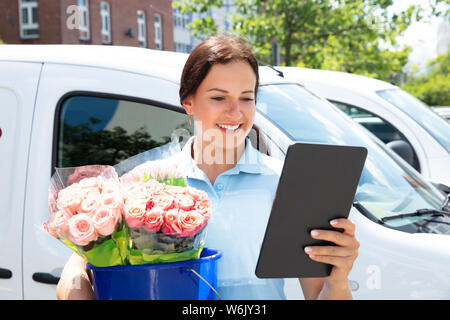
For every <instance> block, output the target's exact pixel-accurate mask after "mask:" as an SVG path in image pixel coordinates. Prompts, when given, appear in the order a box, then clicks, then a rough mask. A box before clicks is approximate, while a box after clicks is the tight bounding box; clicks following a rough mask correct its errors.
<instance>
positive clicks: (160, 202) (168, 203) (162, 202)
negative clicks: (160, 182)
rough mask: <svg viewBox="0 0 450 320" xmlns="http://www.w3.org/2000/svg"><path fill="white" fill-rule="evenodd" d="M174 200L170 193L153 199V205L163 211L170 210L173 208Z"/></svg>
mask: <svg viewBox="0 0 450 320" xmlns="http://www.w3.org/2000/svg"><path fill="white" fill-rule="evenodd" d="M173 201H174V198H173V196H172V195H170V194H168V193H161V194H158V195H157V196H155V197H154V198H153V205H154V206H155V207H160V208H161V209H163V210H169V209H172V208H173Z"/></svg>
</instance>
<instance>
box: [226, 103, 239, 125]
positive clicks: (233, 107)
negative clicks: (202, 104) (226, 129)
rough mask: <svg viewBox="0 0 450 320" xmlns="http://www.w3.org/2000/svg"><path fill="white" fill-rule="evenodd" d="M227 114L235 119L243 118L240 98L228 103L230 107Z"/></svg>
mask: <svg viewBox="0 0 450 320" xmlns="http://www.w3.org/2000/svg"><path fill="white" fill-rule="evenodd" d="M227 116H228V117H229V118H230V119H233V120H238V119H240V118H241V109H240V106H239V100H238V99H231V100H230V103H229V104H228V108H227Z"/></svg>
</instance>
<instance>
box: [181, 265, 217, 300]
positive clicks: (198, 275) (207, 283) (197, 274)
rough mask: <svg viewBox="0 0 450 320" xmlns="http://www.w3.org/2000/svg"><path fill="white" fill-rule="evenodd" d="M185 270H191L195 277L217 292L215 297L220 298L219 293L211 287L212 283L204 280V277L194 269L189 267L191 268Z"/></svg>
mask: <svg viewBox="0 0 450 320" xmlns="http://www.w3.org/2000/svg"><path fill="white" fill-rule="evenodd" d="M187 271H192V273H194V274H195V275H196V276H197V277H199V278H200V279H201V280H202V281H203V282H204V283H206V285H207V286H208V287H210V288H211V290H212V291H214V292H215V293H216V294H217V297H218V298H219V300H222V297H221V296H220V294H219V293H218V292H217V290H216V289H214V287H213V286H212V285H210V284H209V282H208V281H206V279H205V278H203V277H202V276H201V275H200V274H199V273H198V272H197V271H195V270H194V269H191V268H189V269H187Z"/></svg>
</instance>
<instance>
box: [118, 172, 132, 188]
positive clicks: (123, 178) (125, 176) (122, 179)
mask: <svg viewBox="0 0 450 320" xmlns="http://www.w3.org/2000/svg"><path fill="white" fill-rule="evenodd" d="M134 181H135V179H134V177H133V176H132V175H131V174H129V173H125V174H123V175H122V176H121V177H120V182H121V183H123V184H125V185H127V184H130V183H133V182H134Z"/></svg>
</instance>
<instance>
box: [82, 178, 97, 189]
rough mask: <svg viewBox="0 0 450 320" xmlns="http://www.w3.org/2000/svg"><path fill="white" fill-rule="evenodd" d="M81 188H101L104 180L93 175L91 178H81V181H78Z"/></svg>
mask: <svg viewBox="0 0 450 320" xmlns="http://www.w3.org/2000/svg"><path fill="white" fill-rule="evenodd" d="M78 184H79V185H80V187H81V188H83V189H92V188H95V189H98V190H101V188H102V182H101V180H100V179H99V178H97V177H91V178H84V179H81V180H80V182H78Z"/></svg>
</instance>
